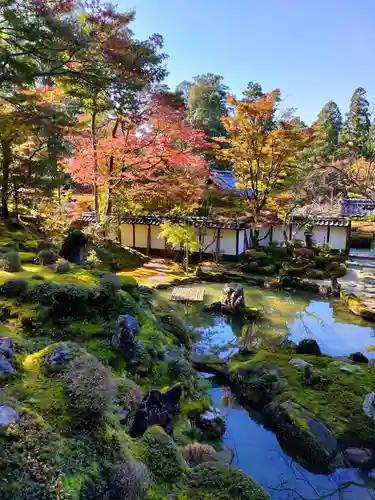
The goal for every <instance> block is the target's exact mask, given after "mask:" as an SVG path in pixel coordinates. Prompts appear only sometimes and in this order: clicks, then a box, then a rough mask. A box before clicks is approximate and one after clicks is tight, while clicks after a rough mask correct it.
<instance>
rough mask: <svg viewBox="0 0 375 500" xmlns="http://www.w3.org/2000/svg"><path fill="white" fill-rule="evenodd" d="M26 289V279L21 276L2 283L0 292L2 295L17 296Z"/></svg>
mask: <svg viewBox="0 0 375 500" xmlns="http://www.w3.org/2000/svg"><path fill="white" fill-rule="evenodd" d="M26 290H27V281H26V280H24V279H22V278H11V279H9V280H7V281H5V283H4V284H3V285H2V287H1V288H0V294H1V295H4V297H9V298H12V297H19V296H20V295H22V294H23V293H25V292H26Z"/></svg>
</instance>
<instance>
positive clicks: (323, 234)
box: [293, 225, 327, 244]
mask: <svg viewBox="0 0 375 500" xmlns="http://www.w3.org/2000/svg"><path fill="white" fill-rule="evenodd" d="M297 228H298V225H293V239H294V240H301V241H305V231H306V229H305V228H304V227H300V228H299V229H298V231H297V232H295V231H296V230H297ZM312 232H313V233H314V235H313V242H314V243H317V244H322V243H327V226H314V227H313V229H312Z"/></svg>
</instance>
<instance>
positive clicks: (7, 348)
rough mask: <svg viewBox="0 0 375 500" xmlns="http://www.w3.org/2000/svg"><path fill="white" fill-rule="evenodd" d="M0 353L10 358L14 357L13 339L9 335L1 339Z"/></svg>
mask: <svg viewBox="0 0 375 500" xmlns="http://www.w3.org/2000/svg"><path fill="white" fill-rule="evenodd" d="M0 354H2V355H3V356H5V357H6V358H8V359H12V357H13V340H12V339H10V338H8V337H3V338H1V339H0Z"/></svg>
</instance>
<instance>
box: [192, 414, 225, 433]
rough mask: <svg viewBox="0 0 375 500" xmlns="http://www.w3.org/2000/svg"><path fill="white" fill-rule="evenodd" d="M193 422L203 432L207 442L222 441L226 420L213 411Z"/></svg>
mask: <svg viewBox="0 0 375 500" xmlns="http://www.w3.org/2000/svg"><path fill="white" fill-rule="evenodd" d="M193 422H194V424H195V426H196V427H198V429H200V430H201V431H202V432H203V435H204V437H205V439H207V440H216V439H221V438H222V437H223V435H224V433H225V430H226V425H225V420H224V418H223V417H222V416H221V415H220V413H219V412H218V411H216V410H213V409H212V410H210V411H206V412H205V413H203V414H202V415H199V416H198V417H197V418H195V419H194V420H193Z"/></svg>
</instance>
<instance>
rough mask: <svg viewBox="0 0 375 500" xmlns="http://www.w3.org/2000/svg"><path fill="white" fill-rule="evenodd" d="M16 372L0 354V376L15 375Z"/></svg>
mask: <svg viewBox="0 0 375 500" xmlns="http://www.w3.org/2000/svg"><path fill="white" fill-rule="evenodd" d="M16 371H17V370H16V369H15V368H14V366H13V365H12V363H11V362H10V361H9V360H8V359H7V358H6V357H5V356H3V355H2V354H0V374H1V373H15V372H16Z"/></svg>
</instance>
